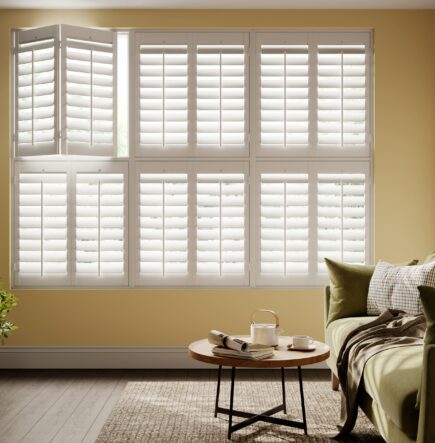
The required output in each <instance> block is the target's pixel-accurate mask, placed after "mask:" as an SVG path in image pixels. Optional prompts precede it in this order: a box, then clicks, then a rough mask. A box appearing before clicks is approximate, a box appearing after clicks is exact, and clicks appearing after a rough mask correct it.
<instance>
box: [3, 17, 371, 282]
mask: <svg viewBox="0 0 435 443" xmlns="http://www.w3.org/2000/svg"><path fill="white" fill-rule="evenodd" d="M13 40H14V44H13V56H14V72H15V75H14V79H13V80H14V82H13V83H14V86H13V87H14V89H13V90H14V123H13V131H14V138H13V140H14V157H13V159H12V161H13V170H14V186H13V194H14V202H15V204H14V207H15V210H14V226H15V228H14V236H13V242H14V248H13V270H14V272H13V274H14V283H15V285H16V286H23V287H30V286H40V287H53V286H65V287H68V286H69V287H91V286H96V287H105V286H106V287H107V286H115V287H116V286H119V287H165V286H166V287H177V286H216V287H228V286H241V287H243V286H245V287H249V286H251V287H255V286H258V287H261V286H263V287H265V286H266V287H268V286H270V287H271V286H317V285H321V284H323V283H324V282H325V281H326V268H325V266H324V258H325V257H329V258H331V259H335V260H341V261H346V262H351V263H368V262H369V261H370V259H371V248H370V246H371V243H370V239H371V233H370V227H371V192H372V191H371V169H372V167H371V151H372V146H371V144H372V136H371V117H370V114H371V113H370V110H371V36H370V32H362V31H360V32H348V31H343V32H315V31H313V32H303V31H289V32H265V31H251V32H234V31H224V32H199V31H195V32H188V31H181V32H175V31H174V32H153V31H141V30H138V31H116V30H103V29H88V28H79V27H75V26H66V25H56V26H49V27H44V28H38V29H30V30H17V31H14V39H13Z"/></svg>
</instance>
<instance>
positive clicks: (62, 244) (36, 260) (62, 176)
mask: <svg viewBox="0 0 435 443" xmlns="http://www.w3.org/2000/svg"><path fill="white" fill-rule="evenodd" d="M17 215H18V226H17V231H18V237H17V241H18V244H17V248H16V251H17V255H18V256H17V258H16V262H17V267H18V269H16V272H17V278H18V282H19V284H22V285H28V284H34V283H39V284H42V285H53V284H58V285H62V284H67V282H68V259H67V251H68V247H67V243H68V242H67V238H68V235H67V224H68V222H67V174H66V173H51V172H46V173H45V172H41V173H36V172H20V173H19V175H18V214H17Z"/></svg>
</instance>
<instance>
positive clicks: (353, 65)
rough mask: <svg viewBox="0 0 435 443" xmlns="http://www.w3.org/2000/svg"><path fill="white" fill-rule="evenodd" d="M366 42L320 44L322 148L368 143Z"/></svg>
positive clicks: (320, 129)
mask: <svg viewBox="0 0 435 443" xmlns="http://www.w3.org/2000/svg"><path fill="white" fill-rule="evenodd" d="M366 65H367V46H366V45H318V50H317V83H318V85H317V94H318V99H317V102H318V105H317V106H318V111H317V128H318V129H317V138H318V145H319V147H322V146H323V147H325V146H335V147H337V146H338V147H350V148H352V147H358V146H359V147H361V146H363V147H364V146H365V145H366V144H367V143H368V137H367V133H368V125H367V120H368V112H367V110H368V103H369V102H368V88H367V87H366V83H367V75H368V72H367V69H366Z"/></svg>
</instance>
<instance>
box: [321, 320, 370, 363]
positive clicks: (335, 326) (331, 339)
mask: <svg viewBox="0 0 435 443" xmlns="http://www.w3.org/2000/svg"><path fill="white" fill-rule="evenodd" d="M375 318H376V317H367V316H364V317H347V318H340V319H338V320H335V321H333V322H331V323H330V324H329V326H328V327H327V328H326V343H328V346H329V348H330V354H331V357H333V359H334V360H335V361H336V360H337V357H338V353H339V352H340V349H341V346H342V345H343V343H344V340H345V339H346V337H347V336H348V334H349V332H351V331H353V330H354V329H356V328H358V327H360V326H362V325H365V324H367V323H369V322H371V321H373V320H374V319H375ZM335 372H336V371H335Z"/></svg>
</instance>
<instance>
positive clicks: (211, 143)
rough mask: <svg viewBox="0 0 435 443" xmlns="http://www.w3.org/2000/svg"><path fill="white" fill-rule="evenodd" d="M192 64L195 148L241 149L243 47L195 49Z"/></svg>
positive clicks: (242, 145) (243, 100)
mask: <svg viewBox="0 0 435 443" xmlns="http://www.w3.org/2000/svg"><path fill="white" fill-rule="evenodd" d="M196 60H197V61H196V82H197V85H196V106H197V109H196V119H197V120H196V144H197V147H198V148H199V149H201V148H239V149H240V148H244V147H245V145H246V138H245V106H246V97H245V82H246V80H245V77H246V76H245V47H244V45H198V46H197V54H196Z"/></svg>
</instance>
